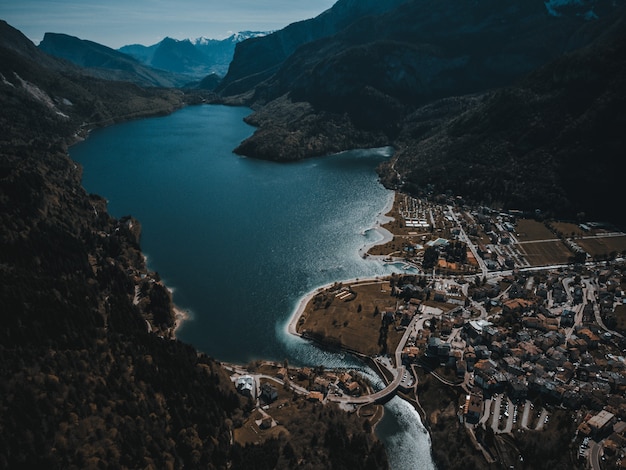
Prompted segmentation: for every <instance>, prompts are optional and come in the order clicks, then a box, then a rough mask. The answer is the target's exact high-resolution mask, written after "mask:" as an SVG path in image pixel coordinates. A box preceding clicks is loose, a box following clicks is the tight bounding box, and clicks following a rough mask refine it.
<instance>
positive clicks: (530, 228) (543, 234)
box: [515, 219, 556, 242]
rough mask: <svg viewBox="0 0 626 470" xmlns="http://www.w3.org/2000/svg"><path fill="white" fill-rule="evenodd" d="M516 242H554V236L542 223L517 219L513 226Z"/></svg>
mask: <svg viewBox="0 0 626 470" xmlns="http://www.w3.org/2000/svg"><path fill="white" fill-rule="evenodd" d="M515 232H516V237H517V239H518V241H520V242H525V241H536V240H554V239H555V238H556V235H554V234H553V233H552V232H551V231H550V229H548V228H547V227H546V226H545V225H544V224H543V222H537V221H536V220H532V219H519V220H518V221H517V225H516V226H515Z"/></svg>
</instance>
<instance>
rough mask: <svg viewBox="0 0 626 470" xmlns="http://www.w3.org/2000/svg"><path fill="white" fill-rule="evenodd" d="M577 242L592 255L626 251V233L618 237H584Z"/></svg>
mask: <svg viewBox="0 0 626 470" xmlns="http://www.w3.org/2000/svg"><path fill="white" fill-rule="evenodd" d="M576 243H577V244H578V245H580V247H581V248H582V249H583V250H585V251H586V252H587V253H589V255H591V256H592V257H595V256H605V255H608V254H610V253H612V252H615V253H624V252H625V251H626V235H622V236H618V237H602V238H583V239H580V240H576Z"/></svg>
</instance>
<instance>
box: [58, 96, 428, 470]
mask: <svg viewBox="0 0 626 470" xmlns="http://www.w3.org/2000/svg"><path fill="white" fill-rule="evenodd" d="M249 112H250V110H249V109H247V108H235V107H226V106H214V105H211V106H208V105H205V106H194V107H188V108H185V109H183V110H180V111H178V112H176V113H174V114H172V115H169V116H166V117H158V118H151V119H144V120H139V121H133V122H129V123H125V124H120V125H117V126H113V127H109V128H106V129H101V130H97V131H94V132H93V133H92V134H91V135H90V137H89V138H88V139H87V140H86V141H84V142H81V143H79V144H76V145H75V146H73V147H72V148H71V149H70V155H71V157H72V158H73V159H74V160H76V161H78V162H79V163H81V164H82V165H83V167H84V174H83V185H84V186H85V188H86V189H87V191H89V192H92V193H97V194H100V195H102V196H103V197H105V198H106V199H107V200H108V201H109V212H110V213H111V214H112V215H114V216H116V217H121V216H123V215H127V214H129V215H132V216H134V217H136V218H137V219H139V221H140V222H141V224H142V226H143V233H142V240H141V245H142V249H143V251H144V253H145V254H146V255H147V257H148V264H149V267H150V269H153V270H156V271H158V272H159V274H160V275H161V277H162V278H163V280H164V281H165V283H166V284H167V285H168V286H169V287H170V288H172V289H173V291H174V301H175V303H176V304H177V305H178V306H179V307H180V308H182V309H184V310H187V311H189V312H190V315H191V320H190V321H187V322H185V323H184V324H183V326H182V328H181V329H180V330H179V332H178V337H179V338H180V339H181V340H183V341H186V342H188V343H191V344H193V345H194V346H195V347H196V348H198V349H199V350H201V351H203V352H205V353H207V354H208V355H210V356H213V357H215V358H216V359H218V360H222V361H229V362H238V363H247V362H249V361H251V360H254V359H273V360H279V361H282V360H283V359H288V360H289V361H290V362H291V363H294V364H296V363H299V364H317V363H323V364H324V365H325V366H326V367H333V366H342V365H346V364H354V360H353V359H351V358H350V357H347V356H345V355H335V354H329V353H326V352H323V351H320V350H319V349H318V348H317V347H315V346H313V345H311V344H309V343H308V342H306V341H303V340H301V339H299V338H295V337H292V336H290V335H288V334H287V333H286V331H285V325H286V323H287V322H288V320H289V317H290V315H291V313H292V312H293V310H294V308H295V307H296V305H297V303H298V301H299V299H300V298H301V297H302V296H303V295H305V294H306V293H307V292H309V291H311V290H313V289H314V288H316V287H318V286H320V285H322V284H326V283H328V282H333V281H337V280H345V279H351V278H358V277H366V276H376V275H384V274H388V273H389V272H391V270H392V269H396V268H394V267H390V266H384V265H382V264H380V263H378V262H375V261H369V260H364V259H362V258H361V257H360V256H359V254H358V250H359V248H361V247H362V246H363V245H365V244H368V243H372V242H375V241H376V240H377V237H379V235H378V234H377V233H376V232H375V231H371V230H368V229H369V228H371V227H372V226H373V225H374V223H375V221H376V218H377V216H378V215H379V214H380V213H381V212H383V211H384V208H385V206H386V205H387V204H388V203H389V201H390V198H391V197H392V196H393V195H392V193H391V192H390V191H388V190H386V189H385V188H383V187H382V185H380V184H379V182H378V179H377V175H376V173H375V168H376V166H377V165H378V164H379V163H381V162H382V161H384V160H385V159H386V158H388V157H389V155H390V151H389V150H388V149H378V150H366V151H351V152H345V153H342V154H338V155H333V156H329V157H323V158H317V159H311V160H306V161H303V162H298V163H290V164H277V163H271V162H265V161H259V160H254V159H248V158H242V157H239V156H236V155H234V154H233V153H232V149H234V148H235V147H236V146H237V144H238V143H239V142H240V141H242V140H243V139H244V138H246V137H247V136H249V135H250V134H251V133H252V132H253V129H252V128H251V127H250V126H247V125H246V124H245V123H244V122H243V118H244V117H245V116H246V115H247V114H249ZM386 409H387V413H386V418H385V420H384V422H383V423H382V424H381V426H380V428H381V430H380V431H379V436H380V437H381V438H382V439H383V441H384V442H385V443H386V444H387V446H388V454H389V458H390V462H391V464H392V467H393V468H432V467H433V466H432V461H431V459H430V453H429V440H428V435H427V434H425V433H424V432H423V427H422V425H421V423H420V422H419V417H418V416H417V414H416V413H414V412H412V408H410V407H409V406H408V405H407V404H406V403H405V402H403V401H402V400H400V399H397V398H396V399H394V400H392V401H391V402H390V403H389V404H388V405H386ZM407 464H408V466H407Z"/></svg>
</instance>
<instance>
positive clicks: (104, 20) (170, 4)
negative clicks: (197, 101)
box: [0, 0, 336, 48]
mask: <svg viewBox="0 0 626 470" xmlns="http://www.w3.org/2000/svg"><path fill="white" fill-rule="evenodd" d="M335 2H336V0H0V19H3V20H5V21H6V22H7V23H9V24H10V25H11V26H13V27H14V28H17V29H19V30H20V31H21V32H22V33H23V34H24V35H26V36H27V37H28V38H29V39H30V40H31V41H33V42H34V43H35V44H39V41H41V40H42V39H43V35H44V33H46V32H53V33H65V34H69V35H71V36H76V37H79V38H81V39H88V40H90V41H95V42H98V43H100V44H104V45H106V46H109V47H113V48H119V47H121V46H124V45H126V44H144V45H146V46H149V45H152V44H155V43H157V42H159V41H160V40H161V39H163V38H164V37H165V36H169V37H173V38H176V39H185V38H196V37H200V36H205V37H208V38H214V39H223V38H225V37H227V36H229V35H230V34H232V33H234V32H238V31H246V30H250V31H268V30H275V29H281V28H283V27H285V26H287V25H288V24H290V23H293V22H295V21H300V20H305V19H309V18H313V17H315V16H317V15H319V14H320V13H321V12H323V11H324V10H327V9H328V8H330V7H331V6H332V5H333V4H334V3H335Z"/></svg>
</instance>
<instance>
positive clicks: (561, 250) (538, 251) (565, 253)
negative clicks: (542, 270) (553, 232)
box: [517, 241, 572, 266]
mask: <svg viewBox="0 0 626 470" xmlns="http://www.w3.org/2000/svg"><path fill="white" fill-rule="evenodd" d="M517 249H518V250H519V251H520V252H521V253H522V254H523V255H524V258H525V259H526V260H527V261H528V263H530V265H531V266H546V265H551V264H563V263H567V262H568V260H569V258H570V257H571V256H572V252H571V251H570V250H569V249H568V248H567V247H566V246H565V245H564V244H563V242H561V241H550V242H529V243H522V244H519V245H517Z"/></svg>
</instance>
